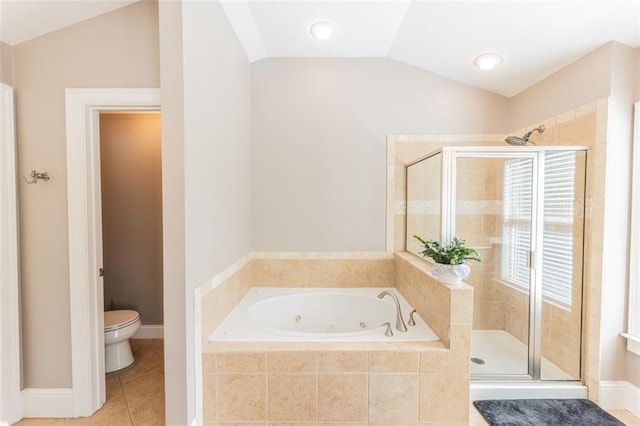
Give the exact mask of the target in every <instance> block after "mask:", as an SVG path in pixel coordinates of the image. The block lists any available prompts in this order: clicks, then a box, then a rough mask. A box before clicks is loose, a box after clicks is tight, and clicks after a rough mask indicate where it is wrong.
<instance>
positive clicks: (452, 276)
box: [431, 263, 471, 285]
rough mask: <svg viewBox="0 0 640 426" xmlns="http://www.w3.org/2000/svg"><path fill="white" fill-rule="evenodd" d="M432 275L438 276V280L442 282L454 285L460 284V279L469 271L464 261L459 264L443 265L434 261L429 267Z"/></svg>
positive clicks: (467, 275) (466, 275) (464, 277)
mask: <svg viewBox="0 0 640 426" xmlns="http://www.w3.org/2000/svg"><path fill="white" fill-rule="evenodd" d="M431 273H432V274H433V276H435V277H436V278H438V281H439V282H441V283H443V284H448V285H454V284H460V283H461V282H462V280H465V279H467V277H469V274H470V273H471V269H470V268H469V265H467V264H466V263H463V264H460V265H445V264H442V263H435V264H434V265H433V267H432V268H431Z"/></svg>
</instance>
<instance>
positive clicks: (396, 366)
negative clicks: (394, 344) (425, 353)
mask: <svg viewBox="0 0 640 426" xmlns="http://www.w3.org/2000/svg"><path fill="white" fill-rule="evenodd" d="M419 364H420V354H419V353H418V352H395V351H394V352H390V351H379V352H369V371H370V372H372V373H373V372H376V373H393V372H396V373H417V372H418V368H419Z"/></svg>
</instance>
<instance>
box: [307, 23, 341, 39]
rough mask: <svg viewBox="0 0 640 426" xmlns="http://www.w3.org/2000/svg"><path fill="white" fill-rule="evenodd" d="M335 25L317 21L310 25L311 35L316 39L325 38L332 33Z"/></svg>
mask: <svg viewBox="0 0 640 426" xmlns="http://www.w3.org/2000/svg"><path fill="white" fill-rule="evenodd" d="M335 30H336V27H335V25H333V24H332V23H330V22H323V21H318V22H316V23H315V24H313V25H312V26H311V35H312V36H314V37H315V38H317V39H318V40H326V39H328V38H329V37H331V36H332V35H333V32H334V31H335Z"/></svg>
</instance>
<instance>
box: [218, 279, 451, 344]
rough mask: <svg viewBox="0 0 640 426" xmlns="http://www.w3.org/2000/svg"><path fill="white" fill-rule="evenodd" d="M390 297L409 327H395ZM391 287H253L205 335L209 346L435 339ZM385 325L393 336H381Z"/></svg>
mask: <svg viewBox="0 0 640 426" xmlns="http://www.w3.org/2000/svg"><path fill="white" fill-rule="evenodd" d="M384 290H387V291H389V292H391V293H393V294H395V295H396V296H397V297H398V299H399V301H400V306H401V308H402V314H403V317H404V320H405V323H406V324H407V328H408V329H409V330H408V331H407V332H405V333H403V332H400V331H398V330H397V329H396V306H395V303H394V302H393V299H392V298H391V297H390V296H385V297H384V298H383V299H378V297H377V295H378V294H380V293H381V292H382V291H384ZM412 310H413V308H412V307H411V306H410V305H409V304H408V303H407V301H406V300H405V299H404V297H402V295H401V294H400V293H399V292H398V291H397V290H396V289H395V288H381V287H375V288H278V287H254V288H252V289H251V290H250V291H249V292H248V293H247V295H246V296H245V297H244V298H243V299H242V300H241V301H240V303H239V304H238V305H237V306H236V307H235V309H234V310H233V311H232V312H231V314H230V315H229V316H228V317H227V318H226V319H225V320H224V321H223V323H222V324H221V325H220V327H218V329H217V330H216V331H214V332H213V333H212V334H211V335H210V336H209V341H210V342H221V341H252V342H292V341H301V342H323V341H327V342H329V341H331V342H336V341H338V342H341V341H367V342H372V341H437V340H439V339H438V336H437V335H436V334H435V333H434V332H433V331H432V330H431V328H429V326H428V325H427V324H425V322H424V321H423V320H422V318H420V316H419V315H418V314H417V313H416V314H414V319H415V321H416V325H415V326H410V325H409V313H410V312H411V311H412ZM385 322H390V323H391V328H392V330H393V336H392V337H387V336H385V334H384V332H385V329H386V328H385V327H384V326H383V324H384V323H385Z"/></svg>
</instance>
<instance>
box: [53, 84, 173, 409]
mask: <svg viewBox="0 0 640 426" xmlns="http://www.w3.org/2000/svg"><path fill="white" fill-rule="evenodd" d="M100 111H160V89H66V116H67V193H68V210H69V213H68V214H69V290H70V299H71V300H70V302H71V357H72V365H71V372H72V376H73V377H72V387H73V415H74V417H84V416H90V415H91V414H93V413H94V412H95V411H96V410H98V409H99V408H100V407H101V406H102V405H103V404H104V402H105V376H104V374H105V371H104V370H105V368H104V325H103V322H104V317H103V311H104V305H103V298H104V296H103V283H102V279H101V277H100V276H99V273H98V270H99V268H101V267H102V228H101V224H102V218H101V207H100V128H99V115H100Z"/></svg>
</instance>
